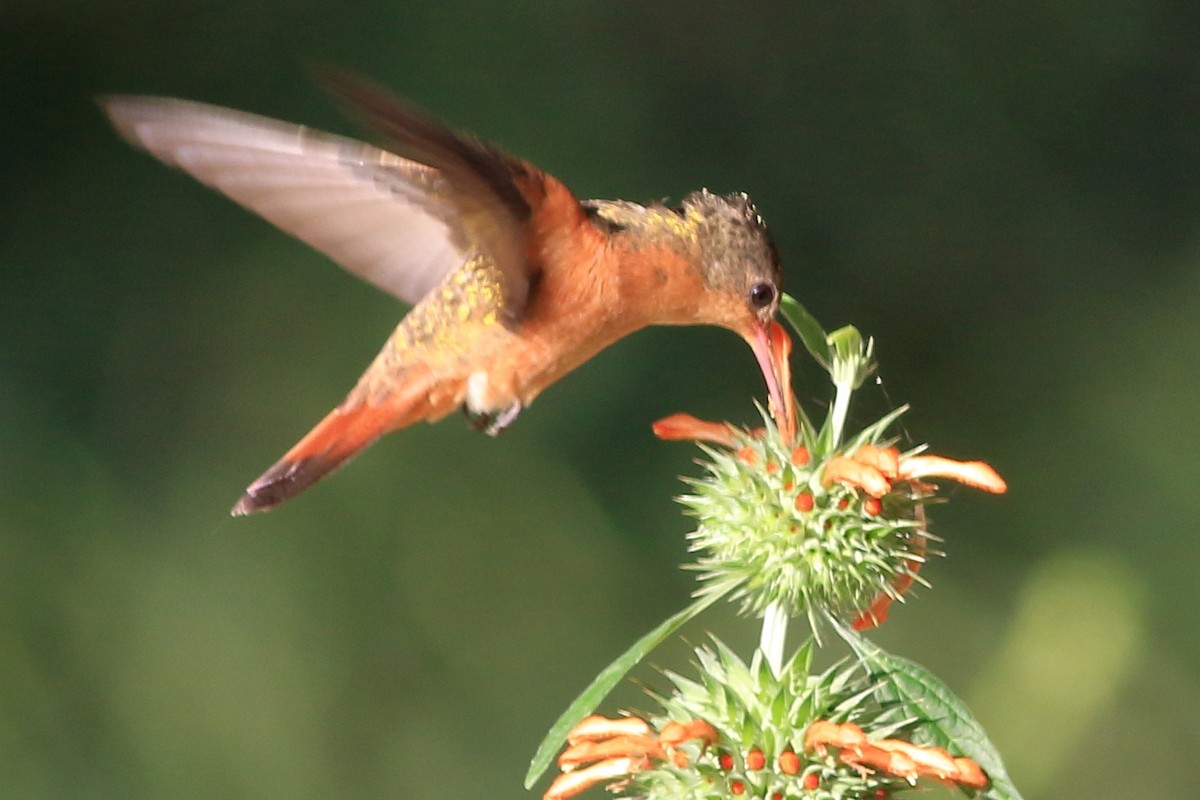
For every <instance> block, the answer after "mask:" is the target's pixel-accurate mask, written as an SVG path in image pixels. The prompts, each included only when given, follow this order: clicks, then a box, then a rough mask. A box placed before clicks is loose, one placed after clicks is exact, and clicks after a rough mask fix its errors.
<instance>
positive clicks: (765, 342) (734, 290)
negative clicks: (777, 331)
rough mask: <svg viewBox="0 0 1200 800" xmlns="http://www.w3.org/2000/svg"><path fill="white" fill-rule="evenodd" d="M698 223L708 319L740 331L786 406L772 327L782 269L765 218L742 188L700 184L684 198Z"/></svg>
mask: <svg viewBox="0 0 1200 800" xmlns="http://www.w3.org/2000/svg"><path fill="white" fill-rule="evenodd" d="M682 211H683V215H684V217H685V218H688V219H690V220H694V221H695V224H696V245H697V248H696V257H697V260H698V264H697V266H698V267H699V271H700V274H701V276H702V278H703V281H704V284H705V287H706V289H707V290H708V291H707V292H706V293H705V294H706V301H705V302H704V303H703V305H704V308H702V309H701V313H702V316H703V317H704V321H705V322H709V323H713V324H717V325H721V326H722V327H725V328H729V329H730V330H732V331H734V332H736V333H738V334H740V335H741V336H742V338H743V339H745V340H746V342H747V343H748V344H749V345H750V347H751V349H752V350H753V351H754V356H755V358H756V359H757V361H758V365H759V367H760V368H761V369H762V372H763V378H764V379H765V380H766V382H767V390H768V392H769V393H770V396H771V403H772V405H773V406H774V407H775V408H776V409H783V408H784V404H783V393H782V391H781V387H780V375H781V374H782V373H783V370H782V366H781V365H779V364H776V363H775V362H774V359H773V358H772V355H771V347H770V337H769V333H768V331H769V328H770V326H771V324H772V322H773V321H774V319H775V313H776V312H777V311H778V310H779V299H780V295H781V291H782V290H781V289H780V285H781V284H782V282H783V270H782V269H781V268H780V266H779V252H778V251H777V250H776V249H775V242H774V240H772V238H771V234H770V232H769V231H768V230H767V225H766V223H765V222H764V221H763V218H762V217H761V216H760V215H759V213H758V210H757V209H756V208H755V207H754V203H752V202H751V201H750V198H749V197H747V196H746V195H745V194H744V193H740V192H739V193H736V194H728V195H718V194H713V193H712V192H709V191H708V190H707V189H701V190H700V191H698V192H693V193H692V194H690V195H688V196H687V197H685V198H684V199H683V209H682Z"/></svg>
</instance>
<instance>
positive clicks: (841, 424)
mask: <svg viewBox="0 0 1200 800" xmlns="http://www.w3.org/2000/svg"><path fill="white" fill-rule="evenodd" d="M834 390H835V394H834V396H833V410H832V411H831V412H830V419H831V422H832V425H831V427H832V430H833V446H834V447H837V446H838V445H840V444H841V443H842V431H843V430H845V428H846V416H847V415H848V414H849V413H850V395H852V394H854V388H853V387H852V386H851V385H850V383H849V382H839V383H837V384H835V386H834Z"/></svg>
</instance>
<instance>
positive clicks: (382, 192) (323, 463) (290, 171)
mask: <svg viewBox="0 0 1200 800" xmlns="http://www.w3.org/2000/svg"><path fill="white" fill-rule="evenodd" d="M333 83H334V87H333V88H334V89H335V91H336V92H337V94H339V95H341V96H342V97H343V98H344V99H345V100H346V101H348V103H349V104H350V106H351V107H352V108H353V109H354V110H356V111H357V112H358V113H359V114H361V115H362V116H363V117H364V118H365V120H366V121H367V122H368V123H369V124H370V125H371V126H372V127H374V128H375V129H376V130H378V131H379V132H380V133H381V134H382V135H383V136H384V137H385V139H386V141H387V143H388V146H389V147H390V151H389V150H382V149H378V148H376V147H373V146H371V145H368V144H364V143H361V142H358V141H355V140H353V139H348V138H343V137H341V136H335V135H333V134H328V133H323V132H320V131H316V130H312V129H311V128H307V127H303V126H297V125H290V124H287V123H283V122H278V121H275V120H271V119H266V118H264V117H259V116H255V115H252V114H247V113H243V112H239V111H233V110H230V109H225V108H220V107H217V106H211V105H206V104H202V103H194V102H188V101H183V100H176V99H168V98H161V97H136V96H111V97H105V98H102V99H101V105H102V106H103V108H104V110H105V111H106V112H107V114H108V116H109V117H110V118H111V120H112V122H113V124H114V125H115V126H116V128H117V130H118V131H119V132H120V133H121V135H122V136H123V137H124V138H125V139H127V140H128V141H129V142H131V143H132V144H133V145H135V146H137V147H140V148H143V149H145V150H147V151H148V152H149V153H151V154H152V155H154V156H155V157H156V158H158V159H160V160H161V161H163V162H165V163H167V164H169V165H171V166H174V167H178V168H179V169H182V170H183V171H185V172H187V173H189V174H190V175H192V176H193V177H195V178H196V179H198V180H199V181H201V182H202V183H205V184H207V185H209V186H211V187H213V188H215V189H217V190H218V191H220V192H222V193H224V194H225V195H227V196H229V197H230V198H231V199H233V200H234V201H236V202H238V203H240V204H241V205H243V206H245V207H246V208H248V209H250V210H251V211H254V212H256V213H258V214H260V215H261V216H262V217H264V218H265V219H267V220H268V221H270V222H272V223H274V224H275V225H276V226H278V227H279V228H281V229H282V230H284V231H286V232H288V233H290V234H292V235H293V236H296V237H297V238H299V239H301V240H303V241H305V242H307V243H308V244H309V245H311V246H313V247H315V248H316V249H317V250H320V251H321V252H323V253H325V254H326V255H328V256H329V257H330V258H332V259H333V260H334V261H336V262H337V263H339V264H340V265H342V266H343V267H345V268H346V269H347V270H349V271H350V272H352V273H354V274H356V275H358V276H359V277H361V278H364V279H366V280H368V281H370V282H371V283H373V284H375V285H376V286H378V287H380V288H382V289H384V290H385V291H388V292H390V293H392V294H394V295H396V296H397V297H399V298H400V299H401V300H403V301H405V302H407V303H411V304H414V307H413V308H412V310H411V311H410V312H409V313H408V314H407V315H406V316H405V317H404V319H403V320H402V321H401V322H400V324H399V325H398V326H397V327H396V329H395V331H394V332H393V333H392V335H391V336H390V337H389V338H388V340H387V342H386V343H385V344H384V346H383V349H382V351H380V353H379V355H378V356H376V358H375V360H374V361H373V362H372V363H371V365H370V366H369V367H368V368H367V370H366V372H365V373H363V375H362V377H361V378H360V379H359V381H358V384H357V385H356V386H355V387H354V388H353V389H352V390H351V391H350V393H349V395H347V396H346V398H345V400H343V401H342V403H341V404H340V405H339V406H337V407H336V408H335V409H334V410H333V411H331V412H330V413H329V414H328V415H327V416H326V417H325V418H324V419H323V420H321V422H320V423H318V424H317V426H316V427H315V428H314V429H313V430H312V431H311V432H310V433H309V434H308V435H307V436H305V437H304V438H303V439H301V440H300V442H299V443H298V444H296V446H295V447H293V448H292V449H291V450H289V451H288V452H287V453H286V454H285V455H284V456H283V458H281V459H280V460H279V461H278V462H277V463H276V464H275V465H274V466H272V467H271V468H270V469H268V470H267V471H266V472H265V473H263V475H262V476H261V477H260V478H258V479H257V480H255V481H254V482H253V483H251V484H250V486H249V487H248V488H247V489H246V491H245V494H243V495H242V497H241V499H240V500H238V502H237V504H236V505H235V506H234V507H233V510H232V513H233V514H235V515H241V514H249V513H252V512H255V511H265V510H267V509H271V508H274V507H275V506H277V505H279V504H280V503H282V502H284V501H285V500H288V499H289V498H291V497H294V496H295V495H297V494H299V493H300V492H301V491H303V490H304V489H306V488H308V487H309V486H311V485H312V484H313V483H314V482H316V481H317V480H319V479H320V478H322V477H324V476H325V475H327V474H329V473H330V472H331V471H333V470H334V469H336V468H337V467H338V466H340V465H342V464H344V463H345V462H346V461H347V460H348V459H350V458H351V457H352V456H354V455H355V454H356V453H358V452H359V451H360V450H362V449H363V448H365V447H367V446H368V445H369V444H371V443H372V442H374V441H375V440H376V439H378V438H379V437H380V436H382V435H384V434H385V433H389V432H391V431H395V430H398V429H400V428H403V427H405V426H407V425H411V424H412V423H414V422H416V421H418V420H428V421H430V422H432V421H436V420H438V419H441V418H442V417H444V416H446V414H448V413H449V412H450V411H452V410H454V409H455V408H458V407H459V406H464V407H465V410H466V412H467V414H468V415H469V416H470V418H471V419H472V420H473V421H474V422H475V423H476V424H477V425H478V427H481V428H483V429H484V430H486V431H487V432H488V433H491V434H496V433H498V432H499V431H500V430H502V429H503V428H504V427H506V426H507V425H508V424H510V423H511V422H512V421H513V420H514V419H515V418H516V416H517V414H518V413H519V412H520V411H521V409H522V408H524V407H525V406H527V405H529V404H530V403H531V402H532V401H533V399H534V398H535V397H537V396H538V395H539V394H540V393H541V392H542V390H543V389H545V388H546V387H547V386H549V385H550V384H551V383H553V382H554V381H556V380H558V379H559V378H561V377H562V376H563V375H565V374H566V373H567V372H569V371H570V370H572V369H574V368H575V367H577V366H579V365H580V364H582V363H583V362H585V361H587V360H588V359H589V358H591V357H592V356H594V355H596V354H597V353H598V352H599V351H600V350H602V349H603V348H605V347H607V346H608V345H610V344H612V343H613V342H615V341H616V340H618V339H620V338H621V337H623V336H625V335H627V334H629V333H632V332H634V331H636V330H638V329H640V328H643V327H645V326H647V325H695V324H706V325H718V326H721V327H724V328H729V329H730V330H733V331H734V332H736V333H738V334H740V335H741V336H742V337H743V338H744V339H745V340H746V341H747V342H749V344H750V346H751V348H753V351H754V354H755V356H756V358H757V360H758V363H759V366H760V367H761V368H762V371H763V375H764V377H765V379H766V382H767V388H768V391H769V394H770V397H771V402H772V403H773V404H774V406H775V408H783V405H782V398H781V394H780V389H779V381H778V378H777V367H775V366H774V365H773V362H772V357H771V352H770V347H769V342H768V334H767V330H768V326H769V325H770V324H771V322H772V319H773V318H774V316H775V312H776V310H777V308H778V306H779V284H780V279H781V273H780V267H779V257H778V254H777V253H776V250H775V247H774V245H773V244H772V240H771V237H770V236H769V234H768V232H767V229H766V226H765V225H764V223H763V220H762V218H761V217H760V216H759V215H758V212H757V211H756V210H755V208H754V205H753V204H752V203H751V202H750V200H749V199H748V198H747V197H746V195H744V194H733V195H718V194H712V193H710V192H708V191H706V190H702V191H699V192H695V193H693V194H690V195H688V196H687V197H685V198H684V199H683V202H682V203H681V204H680V205H679V206H676V207H669V206H667V205H665V204H662V203H653V204H650V205H645V206H643V205H639V204H637V203H632V202H629V201H625V200H583V201H580V200H578V199H577V198H576V197H575V195H574V194H572V193H571V191H570V190H569V189H568V188H567V187H566V186H565V185H564V184H563V183H562V182H560V181H559V180H558V179H557V178H555V177H553V176H551V175H547V174H546V173H544V172H542V171H541V170H539V169H538V168H537V167H535V166H533V165H532V164H530V163H528V162H527V161H523V160H521V159H518V158H514V157H512V156H510V155H507V154H506V153H504V152H502V151H500V150H499V149H497V148H495V147H493V146H491V145H488V144H485V143H483V142H480V141H478V140H475V139H473V138H469V137H466V136H461V135H457V134H455V133H453V132H452V131H451V130H450V129H448V128H447V127H445V126H444V125H442V124H441V123H440V122H437V121H436V120H433V119H431V118H429V117H427V116H425V115H423V114H421V113H419V112H417V111H416V110H414V109H413V108H411V107H409V106H408V105H406V104H404V103H402V102H400V101H398V100H396V99H394V98H393V97H392V96H390V95H388V94H387V93H386V92H384V91H383V90H381V89H377V88H375V87H374V86H371V85H368V84H365V83H362V82H360V81H357V80H354V79H349V78H336V79H335V80H334V81H333Z"/></svg>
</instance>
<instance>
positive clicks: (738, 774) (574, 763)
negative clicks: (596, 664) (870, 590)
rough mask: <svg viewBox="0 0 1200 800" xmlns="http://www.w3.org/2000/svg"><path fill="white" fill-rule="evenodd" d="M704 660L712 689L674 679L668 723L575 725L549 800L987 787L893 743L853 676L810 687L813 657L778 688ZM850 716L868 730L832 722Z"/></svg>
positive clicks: (837, 675) (702, 799)
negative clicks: (602, 789)
mask: <svg viewBox="0 0 1200 800" xmlns="http://www.w3.org/2000/svg"><path fill="white" fill-rule="evenodd" d="M697 655H698V657H699V659H700V666H701V670H702V671H701V674H702V675H703V678H702V679H701V681H699V682H697V681H692V680H690V679H687V678H683V677H681V676H679V675H673V674H669V677H670V678H671V681H672V683H673V684H674V691H673V692H672V693H671V694H670V695H669V696H666V697H659V698H658V699H659V701H660V702H661V704H662V705H663V708H664V711H665V712H666V713H665V714H664V715H663V716H658V717H655V716H651V717H650V718H649V719H648V720H646V719H641V718H639V717H636V716H627V717H622V718H618V719H609V718H605V717H601V716H595V715H593V716H590V717H588V718H586V719H584V720H583V721H582V722H580V723H579V724H578V725H576V726H575V727H574V729H572V731H571V733H570V734H569V736H568V747H567V748H566V750H564V751H563V753H562V754H561V755H560V756H559V759H558V764H559V767H560V769H561V770H562V772H561V774H560V775H559V776H558V778H556V779H555V781H554V782H553V783H552V784H551V786H550V788H549V789H548V790H547V792H546V794H545V795H544V800H569V798H571V797H574V796H575V795H577V794H579V793H580V792H582V791H583V790H585V789H587V788H589V787H592V786H596V785H601V784H603V785H607V786H608V788H609V789H610V790H612V791H622V792H626V793H627V794H628V795H629V796H635V797H640V798H646V800H715V799H717V798H728V799H729V800H735V799H736V798H746V799H747V800H750V798H760V799H761V800H831V799H832V798H847V799H848V800H849V799H852V798H863V799H864V800H882V799H883V798H886V797H888V796H890V795H891V794H892V793H893V792H896V791H899V790H901V789H906V788H909V787H911V786H914V785H916V784H917V783H918V782H919V781H921V780H922V779H930V780H935V781H939V782H942V783H945V784H950V785H957V786H961V787H963V788H967V789H972V790H974V789H982V788H984V787H985V786H987V777H986V776H985V775H984V773H983V770H982V769H980V767H979V765H978V764H977V763H975V762H974V761H973V760H971V759H970V758H965V757H962V756H957V757H956V756H953V755H951V754H950V753H949V752H947V751H946V750H944V749H941V748H938V747H928V746H920V745H916V744H913V743H911V742H908V741H905V740H903V739H901V738H897V737H896V736H894V734H895V733H897V732H898V731H899V730H902V729H903V728H904V723H903V722H902V721H900V722H898V721H895V720H891V719H890V718H889V714H888V713H887V712H885V711H882V710H880V709H878V708H875V709H873V710H872V709H871V708H870V704H868V703H864V702H863V696H864V691H865V692H867V693H869V692H870V689H869V686H868V685H867V684H868V682H867V681H866V679H865V678H864V677H863V676H862V675H861V674H859V673H858V671H857V668H855V667H850V668H848V669H847V668H841V669H834V670H831V671H828V672H826V673H823V674H820V675H815V676H813V675H809V673H808V669H809V667H810V666H811V664H810V661H809V657H808V655H809V650H808V648H805V649H804V650H803V651H802V653H801V654H800V655H799V658H797V659H794V660H793V661H792V662H790V663H789V664H788V665H787V667H786V668H785V670H784V673H783V674H782V675H780V676H775V675H774V673H773V672H772V671H771V670H770V668H769V667H766V666H765V665H762V664H758V665H752V666H747V665H745V664H744V663H743V662H741V661H740V659H738V658H737V656H735V655H734V654H733V653H732V652H731V651H729V650H728V649H727V648H725V647H724V646H723V645H721V644H720V643H719V642H717V649H716V650H715V651H714V650H706V649H702V650H699V651H697ZM693 715H694V716H693ZM847 715H851V716H855V717H856V718H857V719H858V722H851V721H848V720H847V721H841V722H836V721H833V720H832V719H830V718H828V717H829V716H847ZM860 723H861V724H860ZM864 726H866V727H865V728H864ZM868 730H870V731H880V732H881V733H878V734H872V733H868V732H867V731H868Z"/></svg>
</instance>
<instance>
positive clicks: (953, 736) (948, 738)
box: [831, 617, 1021, 800]
mask: <svg viewBox="0 0 1200 800" xmlns="http://www.w3.org/2000/svg"><path fill="white" fill-rule="evenodd" d="M831 620H832V622H833V626H834V628H835V629H836V630H837V632H838V634H839V635H840V636H841V637H842V638H843V639H845V640H846V643H847V644H849V645H850V647H851V649H853V650H854V652H855V653H856V654H857V655H858V658H859V660H860V661H861V662H862V663H863V665H864V666H865V667H866V668H867V669H868V670H869V671H870V673H871V676H872V678H873V679H874V681H875V682H876V687H877V688H876V690H875V696H876V698H877V699H878V701H879V702H880V704H881V705H884V706H885V707H887V706H896V707H898V708H899V709H900V711H901V713H902V714H903V716H905V717H909V718H913V719H915V720H916V724H915V728H914V735H913V739H914V742H913V743H914V744H923V745H935V746H937V747H942V748H945V749H947V750H950V751H951V752H954V753H955V755H958V754H960V753H961V754H962V755H965V756H968V757H969V758H972V759H974V760H975V762H976V763H977V764H979V766H981V767H983V771H984V772H986V773H987V776H988V781H989V783H988V787H987V789H985V790H983V792H982V793H981V795H980V796H981V797H984V798H988V800H1021V794H1020V792H1018V791H1017V787H1016V786H1014V785H1013V782H1012V779H1011V778H1009V777H1008V772H1007V771H1006V770H1005V769H1004V762H1003V761H1002V760H1001V759H1000V754H999V753H998V752H997V751H996V747H995V745H993V744H992V743H991V741H990V740H989V739H988V737H987V734H985V733H984V732H983V726H981V725H980V724H979V721H978V720H976V719H975V717H973V716H972V715H971V711H970V709H968V708H967V706H966V704H965V703H963V701H962V700H960V699H959V698H958V697H957V696H955V694H954V693H953V692H951V691H950V688H949V687H948V686H946V684H944V683H942V681H941V679H939V678H938V677H937V676H936V675H934V674H933V673H932V672H930V671H929V670H927V669H925V668H924V667H922V666H921V665H920V664H916V663H914V662H912V661H909V660H908V659H906V658H901V657H900V656H894V655H892V654H891V653H888V652H886V651H884V650H882V649H881V648H879V647H878V646H877V645H875V644H873V643H872V642H870V641H868V640H867V639H865V638H864V637H862V636H861V635H859V634H858V633H857V632H856V631H854V630H852V629H850V628H849V627H847V626H846V625H845V623H843V622H841V621H840V620H837V619H834V618H832V617H831Z"/></svg>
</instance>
